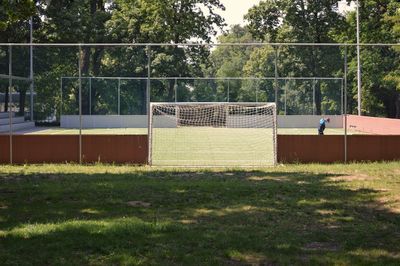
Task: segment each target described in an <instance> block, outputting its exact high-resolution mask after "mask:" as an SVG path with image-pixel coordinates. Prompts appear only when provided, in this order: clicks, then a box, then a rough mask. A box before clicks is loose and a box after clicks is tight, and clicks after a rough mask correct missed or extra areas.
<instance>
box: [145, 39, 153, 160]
mask: <svg viewBox="0 0 400 266" xmlns="http://www.w3.org/2000/svg"><path fill="white" fill-rule="evenodd" d="M146 48H147V86H146V104H147V135H148V145H147V146H148V149H149V150H148V156H149V157H148V163H149V165H151V159H152V158H151V149H152V148H151V142H152V140H151V123H152V121H151V119H152V118H151V110H150V108H151V105H150V100H151V97H150V89H151V88H150V86H151V83H150V78H151V47H150V46H149V45H147V46H146Z"/></svg>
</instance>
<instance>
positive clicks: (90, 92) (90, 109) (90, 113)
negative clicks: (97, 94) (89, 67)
mask: <svg viewBox="0 0 400 266" xmlns="http://www.w3.org/2000/svg"><path fill="white" fill-rule="evenodd" d="M89 115H92V77H90V78H89Z"/></svg>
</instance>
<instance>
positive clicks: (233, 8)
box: [219, 0, 351, 26]
mask: <svg viewBox="0 0 400 266" xmlns="http://www.w3.org/2000/svg"><path fill="white" fill-rule="evenodd" d="M221 2H222V3H223V4H224V6H225V7H226V11H223V12H219V14H220V15H222V16H223V17H224V18H225V21H226V24H228V26H230V25H234V24H241V25H244V20H243V16H244V15H245V14H246V13H247V11H248V10H249V9H250V8H251V7H253V6H254V5H257V4H258V3H259V2H261V0H221ZM339 8H340V10H341V11H346V10H349V7H348V6H347V5H346V4H345V1H342V2H341V3H340V7H339ZM350 9H351V8H350Z"/></svg>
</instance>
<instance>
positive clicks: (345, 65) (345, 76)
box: [343, 46, 348, 163]
mask: <svg viewBox="0 0 400 266" xmlns="http://www.w3.org/2000/svg"><path fill="white" fill-rule="evenodd" d="M347 67H348V66H347V46H345V48H344V97H343V98H344V99H343V100H344V162H345V163H347V161H348V158H347V156H348V154H347V152H348V150H347Z"/></svg>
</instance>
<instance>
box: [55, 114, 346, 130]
mask: <svg viewBox="0 0 400 266" xmlns="http://www.w3.org/2000/svg"><path fill="white" fill-rule="evenodd" d="M324 117H325V118H328V117H329V118H330V120H331V122H330V123H329V125H328V127H329V128H342V127H343V117H342V116H341V115H338V116H324ZM320 119H321V116H318V115H315V116H313V115H286V116H284V115H279V116H278V127H279V128H315V127H318V125H319V120H320ZM241 120H243V117H241V116H229V117H228V119H227V125H228V126H230V127H242V126H241V125H244V123H243V122H242V121H241ZM258 120H261V121H263V120H264V118H262V117H260V116H256V118H254V119H252V121H253V122H254V125H250V124H248V122H246V123H247V125H244V126H246V127H247V126H252V127H257V125H258V126H259V125H260V124H262V122H260V121H258ZM250 123H252V122H250ZM82 125H83V128H146V127H147V116H146V115H92V116H89V115H83V116H82ZM154 126H155V127H165V128H173V127H176V121H174V120H172V119H168V118H165V117H155V118H154ZM61 127H63V128H79V116H77V115H63V116H61Z"/></svg>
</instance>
